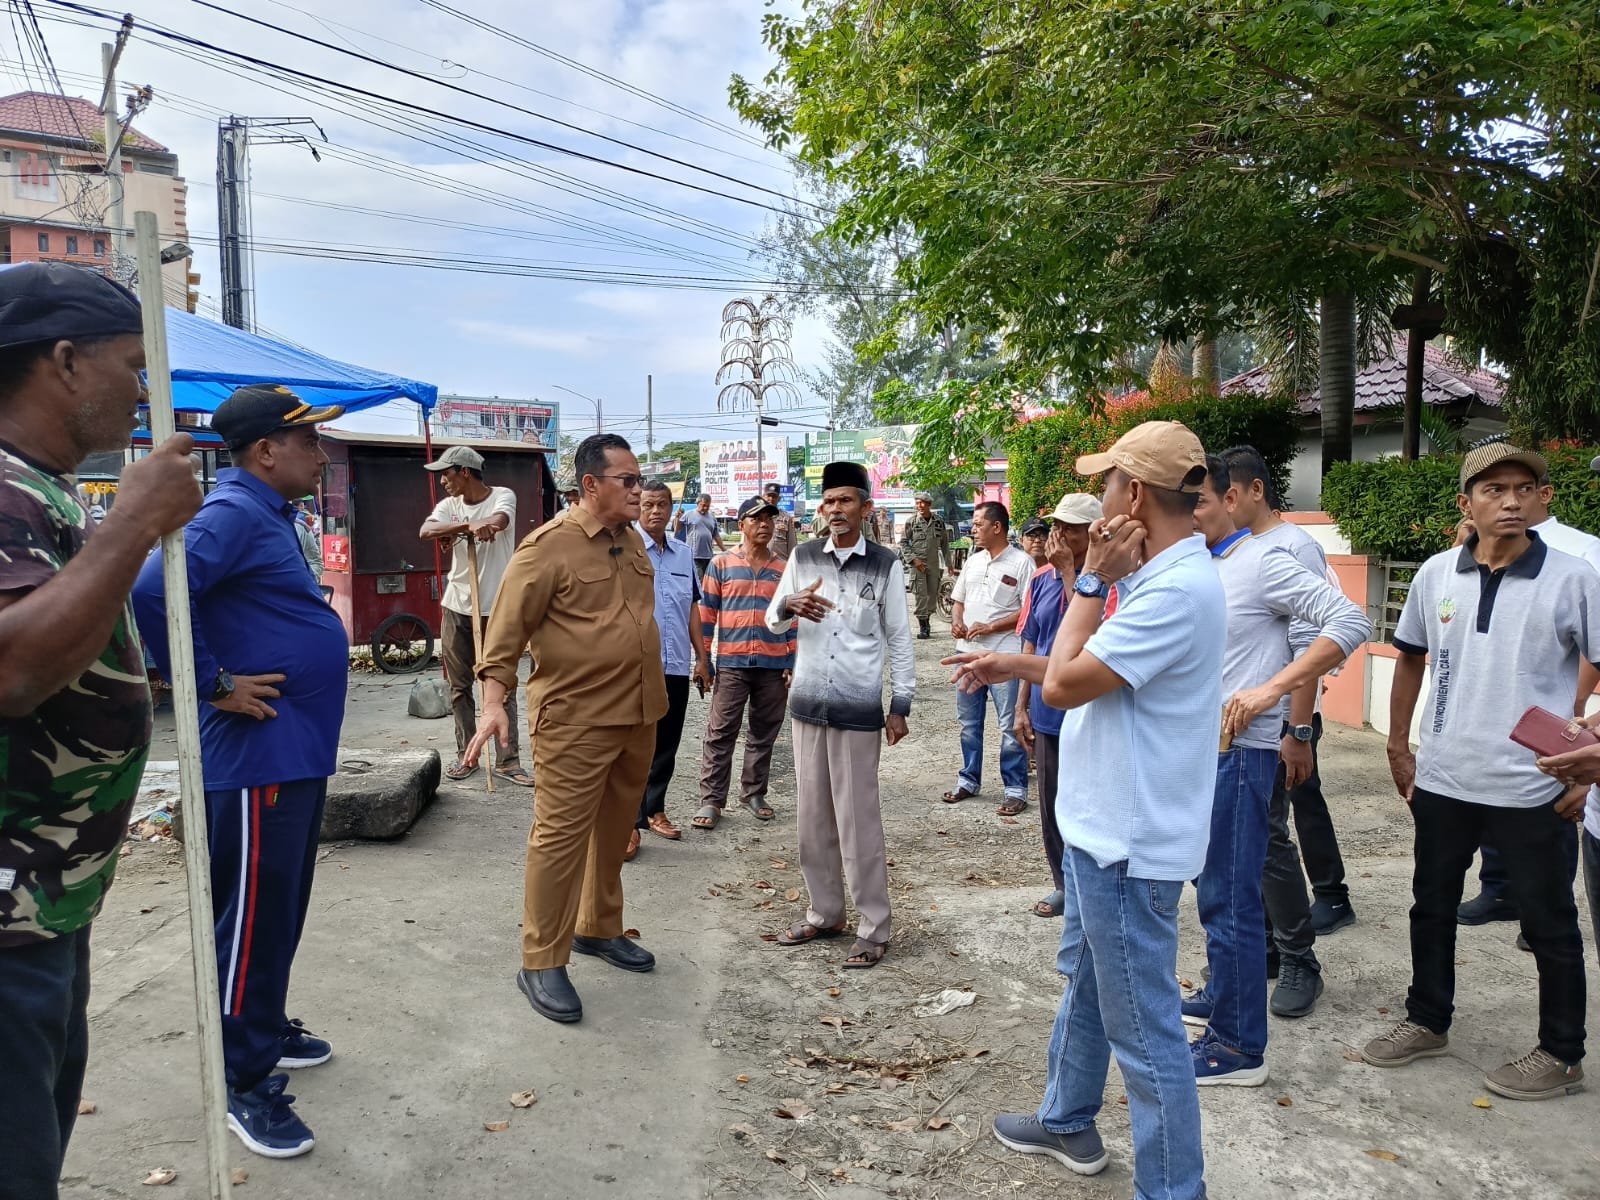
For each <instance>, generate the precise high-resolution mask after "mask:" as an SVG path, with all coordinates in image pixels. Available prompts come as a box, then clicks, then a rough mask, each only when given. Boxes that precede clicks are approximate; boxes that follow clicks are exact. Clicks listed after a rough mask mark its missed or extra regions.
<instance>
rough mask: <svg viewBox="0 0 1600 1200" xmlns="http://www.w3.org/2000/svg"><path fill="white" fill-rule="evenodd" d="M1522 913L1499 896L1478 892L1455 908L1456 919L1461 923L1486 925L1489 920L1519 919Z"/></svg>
mask: <svg viewBox="0 0 1600 1200" xmlns="http://www.w3.org/2000/svg"><path fill="white" fill-rule="evenodd" d="M1521 919H1522V914H1521V913H1519V912H1518V911H1517V906H1516V905H1515V904H1513V903H1511V901H1509V900H1507V899H1505V898H1503V897H1501V896H1491V895H1490V894H1489V893H1488V892H1479V893H1478V894H1477V896H1475V897H1474V898H1473V899H1471V900H1468V901H1467V902H1466V903H1465V904H1463V905H1462V906H1461V907H1460V908H1458V909H1456V921H1457V923H1459V924H1461V925H1487V924H1488V923H1489V922H1490V921H1519V920H1521Z"/></svg>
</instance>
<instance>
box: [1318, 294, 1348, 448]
mask: <svg viewBox="0 0 1600 1200" xmlns="http://www.w3.org/2000/svg"><path fill="white" fill-rule="evenodd" d="M1317 356H1318V383H1319V385H1320V387H1321V391H1322V473H1323V474H1324V475H1326V474H1327V473H1328V468H1330V467H1331V466H1333V464H1334V463H1340V462H1349V461H1350V457H1351V441H1352V439H1353V436H1354V432H1355V407H1356V305H1355V297H1353V296H1352V295H1351V294H1350V293H1349V292H1346V291H1332V292H1327V293H1324V295H1323V297H1322V305H1321V319H1320V336H1319V338H1318V351H1317Z"/></svg>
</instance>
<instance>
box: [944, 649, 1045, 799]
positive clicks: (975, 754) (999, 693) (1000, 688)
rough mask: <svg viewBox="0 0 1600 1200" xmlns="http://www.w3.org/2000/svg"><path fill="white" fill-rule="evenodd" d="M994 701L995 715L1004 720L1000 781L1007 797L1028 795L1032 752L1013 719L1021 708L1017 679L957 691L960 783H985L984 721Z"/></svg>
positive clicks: (974, 785) (970, 787) (973, 788)
mask: <svg viewBox="0 0 1600 1200" xmlns="http://www.w3.org/2000/svg"><path fill="white" fill-rule="evenodd" d="M991 700H992V701H994V715H995V719H996V720H997V721H998V722H999V723H1000V781H1001V782H1002V783H1003V784H1005V788H1006V799H1007V800H1026V799H1027V798H1028V752H1027V751H1026V750H1024V749H1023V748H1022V743H1021V742H1019V741H1017V735H1016V734H1015V733H1013V732H1012V730H1011V723H1012V721H1013V720H1014V718H1015V716H1016V711H1017V681H1016V680H1015V679H1013V680H1011V681H1010V682H1008V683H994V684H990V685H989V687H988V688H986V689H985V690H984V691H981V692H973V693H971V694H970V695H969V694H968V693H966V692H963V691H957V692H956V717H957V718H958V719H959V720H960V722H961V774H960V776H959V777H958V782H959V784H960V785H961V786H962V787H964V788H966V789H967V791H969V792H976V791H978V790H979V788H980V786H981V785H982V783H983V722H984V716H985V714H986V712H987V710H988V708H989V702H990V701H991Z"/></svg>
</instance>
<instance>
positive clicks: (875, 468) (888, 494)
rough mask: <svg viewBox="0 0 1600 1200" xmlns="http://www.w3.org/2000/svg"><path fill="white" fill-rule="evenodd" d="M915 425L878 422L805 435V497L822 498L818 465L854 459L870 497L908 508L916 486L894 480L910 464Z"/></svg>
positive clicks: (820, 467)
mask: <svg viewBox="0 0 1600 1200" xmlns="http://www.w3.org/2000/svg"><path fill="white" fill-rule="evenodd" d="M918 428H919V427H918V426H916V425H881V426H878V427H877V428H874V429H836V430H834V431H833V432H831V433H808V434H806V498H807V499H808V500H810V501H812V502H813V504H815V503H816V502H817V501H820V500H821V499H822V468H823V466H824V465H825V464H827V463H830V462H855V463H860V464H861V465H862V466H864V467H866V468H867V476H868V478H870V479H871V480H872V499H873V502H874V503H875V504H879V505H883V506H885V507H888V508H902V509H909V508H911V507H912V505H913V502H914V501H915V499H916V489H915V488H913V487H910V486H908V485H907V484H905V483H899V482H895V480H896V479H897V477H898V476H899V475H900V474H901V473H902V472H904V471H907V470H909V469H910V466H911V443H912V441H913V439H915V438H916V436H917V429H918Z"/></svg>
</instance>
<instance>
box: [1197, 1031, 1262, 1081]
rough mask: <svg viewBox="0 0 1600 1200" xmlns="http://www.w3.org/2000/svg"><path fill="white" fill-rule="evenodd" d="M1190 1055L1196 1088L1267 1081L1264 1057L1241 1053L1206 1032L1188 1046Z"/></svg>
mask: <svg viewBox="0 0 1600 1200" xmlns="http://www.w3.org/2000/svg"><path fill="white" fill-rule="evenodd" d="M1189 1052H1190V1054H1192V1055H1193V1056H1194V1082H1195V1086H1196V1087H1219V1086H1231V1087H1260V1086H1261V1085H1262V1084H1264V1083H1265V1082H1266V1081H1267V1060H1266V1059H1265V1058H1263V1057H1262V1056H1261V1055H1259V1054H1242V1053H1240V1052H1239V1051H1237V1050H1235V1049H1233V1048H1232V1047H1231V1046H1224V1045H1223V1044H1222V1043H1221V1042H1219V1041H1217V1039H1216V1038H1214V1037H1211V1036H1210V1035H1209V1034H1208V1035H1207V1036H1205V1037H1203V1038H1201V1039H1200V1040H1199V1041H1198V1042H1196V1043H1195V1044H1194V1045H1192V1046H1190V1047H1189Z"/></svg>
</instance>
